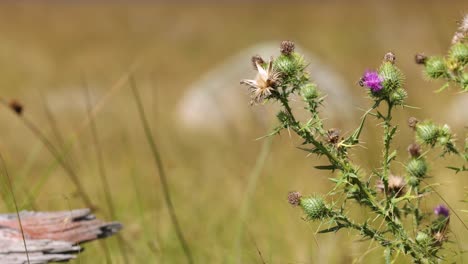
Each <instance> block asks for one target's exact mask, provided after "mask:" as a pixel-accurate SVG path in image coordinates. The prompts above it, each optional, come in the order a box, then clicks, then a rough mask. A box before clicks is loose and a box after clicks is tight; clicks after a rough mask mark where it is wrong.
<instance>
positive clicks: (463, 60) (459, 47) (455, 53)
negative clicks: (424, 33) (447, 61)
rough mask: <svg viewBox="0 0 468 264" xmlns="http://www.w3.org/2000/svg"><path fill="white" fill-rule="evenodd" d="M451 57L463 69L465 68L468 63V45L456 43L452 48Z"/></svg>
mask: <svg viewBox="0 0 468 264" xmlns="http://www.w3.org/2000/svg"><path fill="white" fill-rule="evenodd" d="M449 55H450V58H451V59H452V60H453V61H455V62H456V63H458V64H459V65H460V66H461V67H463V66H465V65H466V64H467V63H468V44H465V43H456V44H455V45H453V46H452V47H451V48H450V51H449Z"/></svg>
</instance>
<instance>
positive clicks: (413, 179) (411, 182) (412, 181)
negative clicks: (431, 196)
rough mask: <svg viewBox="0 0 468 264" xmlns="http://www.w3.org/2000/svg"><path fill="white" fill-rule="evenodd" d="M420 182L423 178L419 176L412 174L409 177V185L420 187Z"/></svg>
mask: <svg viewBox="0 0 468 264" xmlns="http://www.w3.org/2000/svg"><path fill="white" fill-rule="evenodd" d="M420 183H421V179H420V178H418V177H415V176H410V177H409V178H408V185H409V186H411V187H413V188H415V187H418V186H419V184H420Z"/></svg>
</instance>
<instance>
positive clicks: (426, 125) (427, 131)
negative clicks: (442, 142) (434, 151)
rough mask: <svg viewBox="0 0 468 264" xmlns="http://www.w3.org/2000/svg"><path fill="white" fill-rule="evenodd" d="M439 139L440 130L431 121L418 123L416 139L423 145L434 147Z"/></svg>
mask: <svg viewBox="0 0 468 264" xmlns="http://www.w3.org/2000/svg"><path fill="white" fill-rule="evenodd" d="M438 137H439V128H438V127H437V126H436V125H435V124H433V123H432V122H431V121H424V122H420V123H418V125H417V126H416V139H417V140H418V141H419V142H420V143H422V144H427V145H430V146H434V145H435V144H436V143H437V138H438Z"/></svg>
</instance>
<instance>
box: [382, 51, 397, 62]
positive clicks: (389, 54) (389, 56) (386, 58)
mask: <svg viewBox="0 0 468 264" xmlns="http://www.w3.org/2000/svg"><path fill="white" fill-rule="evenodd" d="M384 61H387V62H390V63H392V64H394V63H395V61H396V57H395V54H394V53H393V52H387V53H386V54H385V55H384Z"/></svg>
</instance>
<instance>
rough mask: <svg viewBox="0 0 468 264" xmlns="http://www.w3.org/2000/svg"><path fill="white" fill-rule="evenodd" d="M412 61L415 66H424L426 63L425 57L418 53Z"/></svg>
mask: <svg viewBox="0 0 468 264" xmlns="http://www.w3.org/2000/svg"><path fill="white" fill-rule="evenodd" d="M414 61H415V62H416V64H422V65H424V64H426V61H427V57H426V55H424V54H422V53H418V54H416V55H415V56H414Z"/></svg>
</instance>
